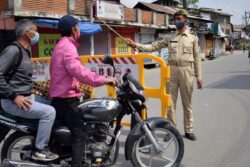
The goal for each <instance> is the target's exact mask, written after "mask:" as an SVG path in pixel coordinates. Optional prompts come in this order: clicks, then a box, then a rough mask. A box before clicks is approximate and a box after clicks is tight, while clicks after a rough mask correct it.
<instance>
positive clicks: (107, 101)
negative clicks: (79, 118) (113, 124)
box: [78, 98, 122, 122]
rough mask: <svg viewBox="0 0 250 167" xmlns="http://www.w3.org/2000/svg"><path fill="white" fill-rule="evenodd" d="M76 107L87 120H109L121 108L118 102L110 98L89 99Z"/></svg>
mask: <svg viewBox="0 0 250 167" xmlns="http://www.w3.org/2000/svg"><path fill="white" fill-rule="evenodd" d="M78 108H79V110H80V111H81V112H82V114H83V117H84V119H85V121H87V122H110V121H112V120H113V119H114V118H115V117H116V116H117V115H118V114H119V112H120V111H121V110H122V107H121V105H120V103H119V102H118V101H117V100H115V99H111V98H97V99H90V100H87V101H84V102H83V103H82V104H80V105H79V106H78Z"/></svg>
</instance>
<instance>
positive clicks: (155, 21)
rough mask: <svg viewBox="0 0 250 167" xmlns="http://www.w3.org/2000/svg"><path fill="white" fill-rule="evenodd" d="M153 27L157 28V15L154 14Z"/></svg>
mask: <svg viewBox="0 0 250 167" xmlns="http://www.w3.org/2000/svg"><path fill="white" fill-rule="evenodd" d="M153 25H155V26H157V14H156V12H153Z"/></svg>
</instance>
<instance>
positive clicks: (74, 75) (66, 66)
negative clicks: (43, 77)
mask: <svg viewBox="0 0 250 167" xmlns="http://www.w3.org/2000/svg"><path fill="white" fill-rule="evenodd" d="M77 47H78V44H77V43H76V42H75V40H74V39H72V38H70V37H62V38H61V39H60V41H59V42H58V43H57V44H56V46H55V48H54V50H53V53H52V58H51V62H50V76H51V81H50V96H51V97H60V98H68V97H80V96H81V95H82V93H81V90H80V89H79V82H81V83H83V84H87V85H90V86H94V87H97V86H101V85H103V84H104V83H105V82H106V78H104V77H102V76H100V75H97V74H96V73H94V72H91V71H90V70H89V69H88V68H86V67H84V66H83V65H82V64H81V61H80V58H79V55H78V53H77Z"/></svg>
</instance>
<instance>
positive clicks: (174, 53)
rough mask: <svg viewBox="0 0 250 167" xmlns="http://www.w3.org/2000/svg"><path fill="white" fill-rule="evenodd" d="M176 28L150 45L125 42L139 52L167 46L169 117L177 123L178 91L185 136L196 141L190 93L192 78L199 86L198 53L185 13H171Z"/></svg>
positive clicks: (199, 58)
mask: <svg viewBox="0 0 250 167" xmlns="http://www.w3.org/2000/svg"><path fill="white" fill-rule="evenodd" d="M174 20H175V26H176V28H177V31H176V32H174V33H172V34H169V35H166V36H165V37H164V39H163V40H161V41H157V42H154V43H153V44H151V45H142V44H138V43H135V42H134V41H132V40H127V43H128V45H130V46H131V47H133V48H137V49H139V50H140V51H147V52H153V51H157V50H159V49H161V48H165V47H168V48H169V58H168V64H169V66H170V69H171V82H170V91H171V99H172V100H171V101H172V105H171V108H170V110H169V111H168V118H169V119H170V121H171V123H172V125H174V126H176V119H175V110H176V101H177V95H178V90H179V89H180V95H181V99H182V106H183V110H184V131H185V137H186V138H188V139H190V140H196V136H195V134H194V133H193V129H194V127H193V112H192V92H193V78H194V76H195V77H196V81H197V88H198V89H202V85H203V83H202V75H201V57H200V56H199V47H198V37H197V36H196V34H195V33H193V32H190V31H189V28H188V26H187V12H186V11H185V10H179V11H177V12H176V13H175V14H174Z"/></svg>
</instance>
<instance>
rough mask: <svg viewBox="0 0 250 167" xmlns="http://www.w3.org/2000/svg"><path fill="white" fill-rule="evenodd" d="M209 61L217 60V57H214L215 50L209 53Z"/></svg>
mask: <svg viewBox="0 0 250 167" xmlns="http://www.w3.org/2000/svg"><path fill="white" fill-rule="evenodd" d="M208 59H209V60H213V59H215V55H214V51H213V50H210V51H209V53H208Z"/></svg>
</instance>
